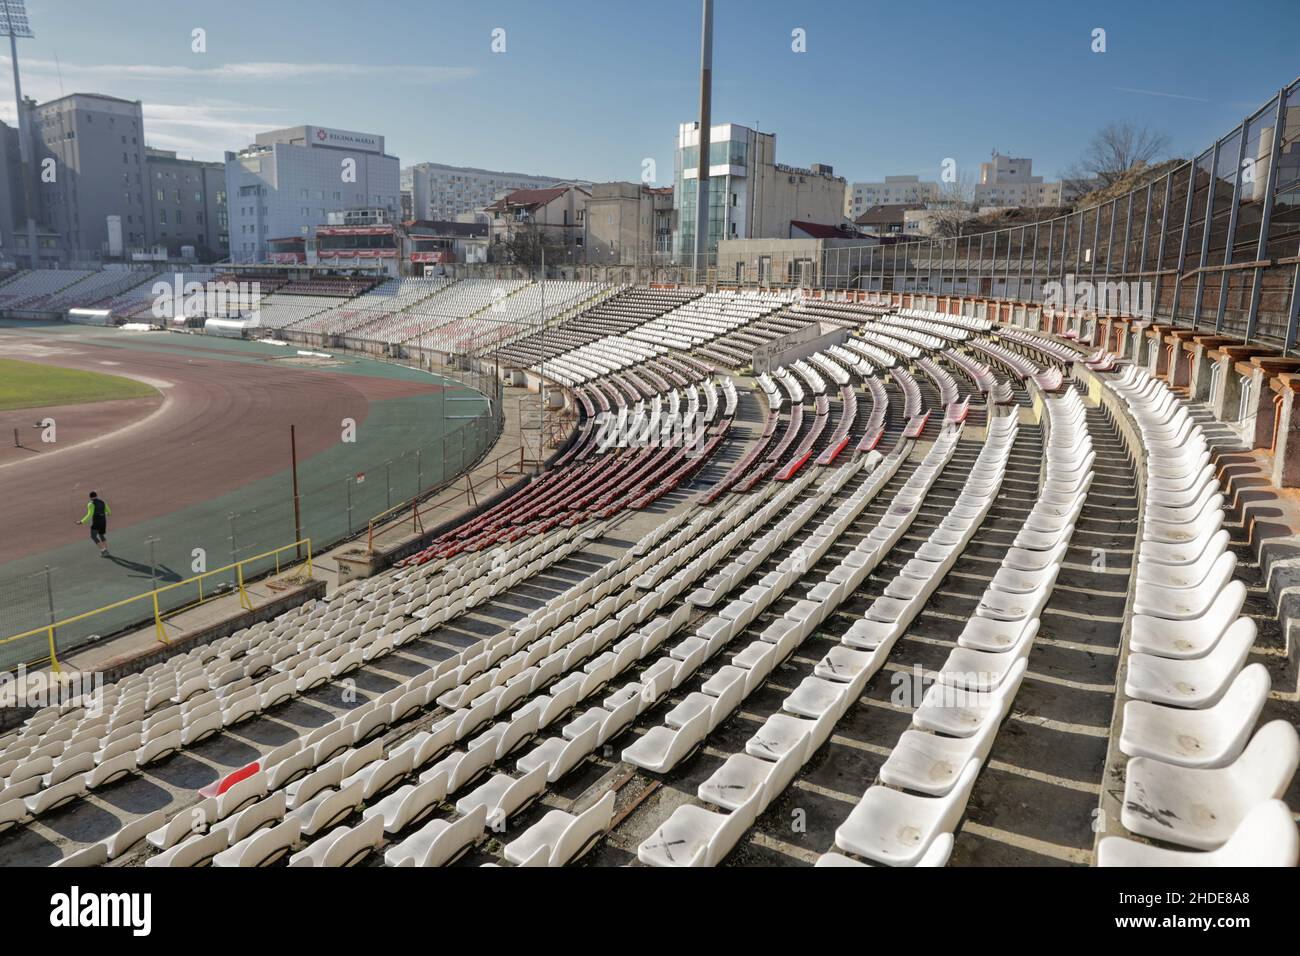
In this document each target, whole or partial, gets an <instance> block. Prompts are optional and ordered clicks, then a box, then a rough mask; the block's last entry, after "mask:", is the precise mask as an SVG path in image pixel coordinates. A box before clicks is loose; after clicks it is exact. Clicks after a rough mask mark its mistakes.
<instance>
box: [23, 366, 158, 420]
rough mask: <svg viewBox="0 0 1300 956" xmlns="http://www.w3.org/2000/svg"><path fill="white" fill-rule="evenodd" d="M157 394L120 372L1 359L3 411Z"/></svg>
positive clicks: (144, 396)
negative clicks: (117, 373) (107, 373)
mask: <svg viewBox="0 0 1300 956" xmlns="http://www.w3.org/2000/svg"><path fill="white" fill-rule="evenodd" d="M157 394H158V392H157V391H156V390H155V389H153V388H151V387H150V386H148V385H146V384H144V383H143V382H137V381H135V380H134V379H129V378H122V377H121V376H120V375H105V374H104V373H102V372H83V371H80V370H78V369H72V368H59V367H58V366H55V365H41V364H39V363H36V362H20V361H18V360H17V359H0V411H6V410H9V409H14V408H49V407H51V406H55V405H81V404H84V403H86V402H106V401H111V400H113V399H116V398H147V397H149V396H152V395H157Z"/></svg>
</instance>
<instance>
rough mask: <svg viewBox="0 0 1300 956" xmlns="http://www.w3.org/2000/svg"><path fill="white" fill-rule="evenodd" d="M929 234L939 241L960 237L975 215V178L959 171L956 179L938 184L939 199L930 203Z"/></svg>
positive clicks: (966, 172)
mask: <svg viewBox="0 0 1300 956" xmlns="http://www.w3.org/2000/svg"><path fill="white" fill-rule="evenodd" d="M929 211H930V216H929V219H930V234H931V235H933V236H935V237H936V238H939V239H951V238H952V237H953V236H960V235H962V228H963V225H964V224H965V223H966V222H968V221H970V219H971V218H972V217H973V216H974V214H975V177H974V176H972V175H971V173H970V170H966V169H963V170H959V171H958V172H957V177H956V179H954V180H952V181H951V182H946V181H945V182H942V183H940V184H939V198H938V199H937V200H935V201H934V202H932V203H930V208H929Z"/></svg>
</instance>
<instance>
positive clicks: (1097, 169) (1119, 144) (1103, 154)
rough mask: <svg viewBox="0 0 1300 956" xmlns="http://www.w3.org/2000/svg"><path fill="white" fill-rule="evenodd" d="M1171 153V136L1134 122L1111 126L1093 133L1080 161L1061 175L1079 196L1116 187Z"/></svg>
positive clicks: (1125, 121) (1123, 122) (1129, 121)
mask: <svg viewBox="0 0 1300 956" xmlns="http://www.w3.org/2000/svg"><path fill="white" fill-rule="evenodd" d="M1168 152H1169V137H1167V136H1166V135H1165V134H1164V133H1161V132H1158V131H1156V130H1153V129H1151V128H1150V127H1149V126H1138V125H1137V124H1136V123H1134V122H1133V121H1132V120H1123V121H1121V122H1115V123H1110V124H1108V125H1106V126H1103V127H1102V128H1101V129H1099V130H1098V131H1097V132H1096V133H1094V134H1093V137H1092V139H1091V140H1090V141H1089V142H1088V146H1087V148H1086V149H1085V150H1084V152H1083V155H1082V156H1080V157H1079V159H1078V160H1077V161H1076V162H1074V163H1072V164H1071V165H1070V166H1068V167H1066V170H1065V173H1064V175H1063V176H1062V180H1063V181H1064V184H1065V188H1066V191H1067V193H1072V194H1074V195H1076V196H1080V195H1083V194H1084V193H1088V192H1091V191H1092V190H1094V189H1105V188H1107V187H1109V186H1113V185H1114V184H1115V183H1116V182H1117V181H1118V180H1119V179H1121V178H1122V177H1123V176H1124V175H1125V174H1127V173H1128V172H1129V171H1130V170H1132V169H1134V168H1143V167H1146V166H1150V165H1152V164H1154V163H1156V162H1159V161H1160V160H1161V159H1164V158H1165V156H1166V154H1167V153H1168Z"/></svg>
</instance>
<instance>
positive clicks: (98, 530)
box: [77, 491, 113, 558]
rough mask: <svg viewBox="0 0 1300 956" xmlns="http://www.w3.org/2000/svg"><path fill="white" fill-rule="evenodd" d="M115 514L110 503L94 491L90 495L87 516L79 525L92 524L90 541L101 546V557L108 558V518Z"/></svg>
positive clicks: (87, 503)
mask: <svg viewBox="0 0 1300 956" xmlns="http://www.w3.org/2000/svg"><path fill="white" fill-rule="evenodd" d="M112 513H113V510H112V509H111V508H109V506H108V502H107V501H105V500H104V499H103V498H101V497H99V495H97V494H95V493H94V492H93V491H92V492H91V493H90V500H89V501H87V502H86V516H85V517H84V518H82V519H81V520H80V521H78V522H77V524H85V523H86V522H87V521H89V522H90V540H91V541H93V542H95V544H97V545H99V556H100V557H101V558H106V557H108V516H109V515H111V514H112Z"/></svg>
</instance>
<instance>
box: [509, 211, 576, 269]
mask: <svg viewBox="0 0 1300 956" xmlns="http://www.w3.org/2000/svg"><path fill="white" fill-rule="evenodd" d="M497 251H498V257H499V259H501V260H503V261H505V262H511V263H514V264H515V265H519V266H524V267H525V268H528V269H536V268H538V267H539V266H540V265H541V264H542V253H543V252H545V254H546V259H547V260H548V261H549V262H551V263H552V264H553V265H558V264H559V263H560V260H561V258H562V257H563V255H564V249H563V246H561V245H560V243H559V242H557V241H556V239H555V236H553V235H552V234H551V233H550V232H548V231H547V230H546V229H545V228H543V227H542V226H539V225H538V224H537V223H535V222H533V221H532V220H529V221H527V222H523V223H520V224H518V225H516V226H515V227H514V228H513V229H512V230H511V231H510V234H509V235H508V236H506V238H505V241H504V242H502V243H500V245H499V246H498V247H497Z"/></svg>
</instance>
